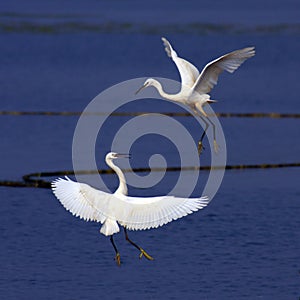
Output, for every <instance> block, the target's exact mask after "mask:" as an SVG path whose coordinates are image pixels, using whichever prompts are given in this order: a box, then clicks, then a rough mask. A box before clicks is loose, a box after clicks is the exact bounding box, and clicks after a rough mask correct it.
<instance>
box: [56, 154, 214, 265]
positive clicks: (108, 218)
mask: <svg viewBox="0 0 300 300" xmlns="http://www.w3.org/2000/svg"><path fill="white" fill-rule="evenodd" d="M122 157H123V158H124V157H128V155H125V154H118V153H115V152H110V153H108V154H107V155H106V157H105V161H106V163H107V165H108V166H110V167H111V168H112V169H113V170H114V171H115V172H116V174H117V175H118V178H119V187H118V188H117V190H116V191H115V192H114V193H113V194H109V193H105V192H103V191H100V190H97V189H95V188H93V187H91V186H89V185H88V184H85V183H79V182H75V181H72V180H71V179H69V178H68V177H65V179H63V178H58V179H56V180H54V181H53V182H52V184H51V185H52V191H53V193H54V195H55V196H56V197H57V199H58V200H59V201H60V202H61V204H62V205H63V206H64V207H65V209H66V210H68V211H70V212H71V213H72V214H73V215H75V216H76V217H78V216H79V217H80V218H82V219H84V220H86V221H96V222H100V223H101V224H103V225H102V227H101V229H100V233H102V234H104V235H105V236H110V241H111V243H112V245H113V247H114V250H115V253H116V256H115V260H116V262H117V264H118V265H120V264H121V258H120V253H119V251H118V249H117V247H116V244H115V242H114V240H113V235H114V234H115V233H117V232H119V231H120V228H119V225H118V223H119V224H120V225H121V226H123V227H124V232H125V237H126V240H127V241H128V242H129V243H130V244H132V245H133V246H134V247H136V248H137V249H138V250H139V251H140V258H142V257H143V256H144V257H145V258H147V259H149V260H153V258H152V256H150V255H149V254H148V253H147V252H146V251H145V250H144V249H142V248H141V247H140V246H138V245H137V244H135V243H134V242H132V241H131V240H130V239H129V237H128V233H127V229H129V230H145V229H150V228H157V227H159V226H162V225H164V224H167V223H169V222H171V221H173V220H176V219H178V218H181V217H184V216H186V215H188V214H191V213H193V212H195V211H197V210H199V209H202V208H204V207H205V206H206V205H207V204H208V203H209V199H208V197H200V198H178V197H173V196H161V197H129V196H127V184H126V180H125V176H124V174H123V172H122V171H121V169H120V168H119V167H117V166H116V165H115V164H114V163H113V160H114V159H117V158H122Z"/></svg>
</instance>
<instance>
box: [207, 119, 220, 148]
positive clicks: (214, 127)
mask: <svg viewBox="0 0 300 300" xmlns="http://www.w3.org/2000/svg"><path fill="white" fill-rule="evenodd" d="M206 119H207V120H208V122H209V123H210V124H211V125H212V127H213V137H214V150H215V152H216V153H217V152H218V150H219V146H218V144H217V139H216V125H215V124H214V123H213V121H212V120H211V119H210V118H209V117H206Z"/></svg>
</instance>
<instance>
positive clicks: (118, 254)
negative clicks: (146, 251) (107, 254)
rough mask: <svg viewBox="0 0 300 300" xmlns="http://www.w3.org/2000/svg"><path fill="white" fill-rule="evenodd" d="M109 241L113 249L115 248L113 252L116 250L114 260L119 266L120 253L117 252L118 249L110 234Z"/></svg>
mask: <svg viewBox="0 0 300 300" xmlns="http://www.w3.org/2000/svg"><path fill="white" fill-rule="evenodd" d="M110 242H111V243H112V245H113V247H114V249H115V252H116V256H115V260H116V262H117V265H118V266H120V265H121V257H120V253H119V251H118V249H117V246H116V244H115V242H114V238H113V236H112V235H111V236H110Z"/></svg>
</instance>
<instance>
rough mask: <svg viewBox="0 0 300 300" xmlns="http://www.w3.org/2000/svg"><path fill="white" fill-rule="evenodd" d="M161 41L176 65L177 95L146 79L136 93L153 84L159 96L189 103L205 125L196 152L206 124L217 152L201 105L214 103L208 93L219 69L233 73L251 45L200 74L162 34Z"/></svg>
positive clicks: (155, 81) (214, 83)
mask: <svg viewBox="0 0 300 300" xmlns="http://www.w3.org/2000/svg"><path fill="white" fill-rule="evenodd" d="M162 41H163V44H164V46H165V50H166V52H167V55H168V56H169V57H170V58H172V60H173V61H174V63H175V64H176V66H177V68H178V71H179V74H180V77H181V90H180V92H179V93H177V94H167V93H166V92H165V91H164V90H163V88H162V85H161V84H160V82H159V81H157V80H155V79H153V78H148V79H147V80H146V81H145V83H144V85H143V86H142V87H141V88H140V89H139V90H138V91H137V92H136V93H138V92H139V91H141V90H142V89H143V88H146V87H149V86H153V87H155V88H156V89H157V91H158V92H159V94H160V95H161V96H162V97H163V98H165V99H167V100H171V101H175V102H180V103H183V104H185V105H187V106H189V107H190V108H191V110H192V111H193V112H194V113H196V114H197V115H199V116H200V117H201V118H202V120H203V121H204V123H205V125H206V128H205V130H204V133H203V135H202V136H201V139H200V141H199V153H200V152H201V150H202V140H203V138H204V136H205V132H206V130H207V128H208V126H209V123H210V124H211V125H212V126H213V134H214V148H215V152H217V151H218V145H217V142H216V134H215V125H214V123H213V122H212V121H211V120H210V119H209V118H208V115H207V114H206V112H205V111H204V109H203V106H205V105H206V104H207V103H213V102H216V101H215V100H211V99H210V95H209V94H208V93H209V92H210V91H211V89H212V88H213V87H214V86H215V85H216V84H217V82H218V78H219V75H220V74H221V73H222V72H223V71H227V72H229V73H233V72H234V71H235V70H236V69H237V68H238V67H239V66H240V65H241V64H242V63H243V62H244V61H246V60H247V59H248V58H250V57H252V56H254V55H255V49H254V47H247V48H244V49H240V50H236V51H233V52H230V53H228V54H225V55H223V56H221V57H219V58H217V59H215V60H213V61H211V62H210V63H208V64H207V65H206V66H205V67H204V68H203V70H202V71H201V73H200V72H199V71H198V69H197V68H196V67H195V66H194V65H193V64H191V63H190V62H188V61H187V60H185V59H183V58H181V57H179V56H178V55H177V53H176V52H175V50H174V49H173V48H172V46H171V44H170V42H169V41H168V40H167V39H166V38H164V37H163V38H162Z"/></svg>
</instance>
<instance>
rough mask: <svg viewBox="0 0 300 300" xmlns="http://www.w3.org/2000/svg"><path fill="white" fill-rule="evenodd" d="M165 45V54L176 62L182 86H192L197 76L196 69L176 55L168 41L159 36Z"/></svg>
mask: <svg viewBox="0 0 300 300" xmlns="http://www.w3.org/2000/svg"><path fill="white" fill-rule="evenodd" d="M161 39H162V41H163V44H164V46H165V50H166V52H167V55H168V56H169V57H171V58H172V60H173V61H174V63H175V64H176V66H177V68H178V71H179V74H180V77H181V83H182V85H183V86H188V87H190V88H191V87H192V86H193V85H194V83H195V81H196V80H197V78H198V76H199V71H198V69H197V68H196V67H195V66H194V65H193V64H191V63H190V62H188V61H187V60H185V59H183V58H180V57H178V55H177V53H176V52H175V51H174V49H173V48H172V46H171V44H170V42H169V41H168V40H167V39H166V38H164V37H163V38H161Z"/></svg>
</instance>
